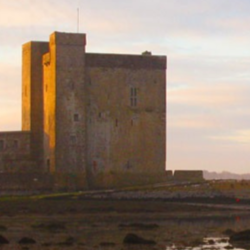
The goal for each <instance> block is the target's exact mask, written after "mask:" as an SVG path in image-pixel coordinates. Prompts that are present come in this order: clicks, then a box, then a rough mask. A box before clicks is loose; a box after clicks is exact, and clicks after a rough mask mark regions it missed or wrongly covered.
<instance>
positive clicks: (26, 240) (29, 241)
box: [18, 237, 36, 244]
mask: <svg viewBox="0 0 250 250" xmlns="http://www.w3.org/2000/svg"><path fill="white" fill-rule="evenodd" d="M18 243H19V244H36V241H35V240H33V239H32V238H29V237H23V238H22V239H20V240H19V241H18Z"/></svg>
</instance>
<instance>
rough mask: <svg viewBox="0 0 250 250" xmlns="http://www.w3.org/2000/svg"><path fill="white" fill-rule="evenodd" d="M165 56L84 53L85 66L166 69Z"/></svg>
mask: <svg viewBox="0 0 250 250" xmlns="http://www.w3.org/2000/svg"><path fill="white" fill-rule="evenodd" d="M166 59H167V58H166V56H152V55H151V56H148V55H120V54H95V53H86V66H87V67H102V68H127V69H161V70H162V69H163V70H164V69H166V68H167V62H166Z"/></svg>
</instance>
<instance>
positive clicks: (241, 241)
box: [229, 229, 250, 249]
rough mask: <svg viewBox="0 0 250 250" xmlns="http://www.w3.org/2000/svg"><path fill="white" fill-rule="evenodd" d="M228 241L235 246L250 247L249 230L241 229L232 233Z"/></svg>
mask: <svg viewBox="0 0 250 250" xmlns="http://www.w3.org/2000/svg"><path fill="white" fill-rule="evenodd" d="M229 242H230V243H231V244H232V245H233V246H234V247H237V248H247V249H249V247H250V230H249V229H248V230H245V231H241V232H238V233H234V234H232V235H231V236H230V238H229Z"/></svg>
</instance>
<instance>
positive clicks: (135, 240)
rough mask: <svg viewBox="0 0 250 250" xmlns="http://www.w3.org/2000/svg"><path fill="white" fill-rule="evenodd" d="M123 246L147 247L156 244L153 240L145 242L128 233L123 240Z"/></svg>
mask: <svg viewBox="0 0 250 250" xmlns="http://www.w3.org/2000/svg"><path fill="white" fill-rule="evenodd" d="M123 243H124V244H147V245H155V244H156V242H155V241H153V240H146V239H144V238H142V237H140V236H138V235H136V234H132V233H129V234H127V235H126V236H125V238H124V240H123Z"/></svg>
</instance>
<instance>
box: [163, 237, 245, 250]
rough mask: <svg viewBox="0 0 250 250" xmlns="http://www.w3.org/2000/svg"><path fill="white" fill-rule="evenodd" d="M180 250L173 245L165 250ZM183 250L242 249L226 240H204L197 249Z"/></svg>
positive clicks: (186, 249)
mask: <svg viewBox="0 0 250 250" xmlns="http://www.w3.org/2000/svg"><path fill="white" fill-rule="evenodd" d="M177 249H180V248H179V247H176V246H175V245H172V246H167V248H166V250H177ZM182 249H185V250H228V249H232V250H243V248H234V247H233V246H232V245H231V244H230V243H229V242H228V238H214V237H213V238H204V244H203V245H201V246H198V247H191V246H186V247H184V248H182Z"/></svg>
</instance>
